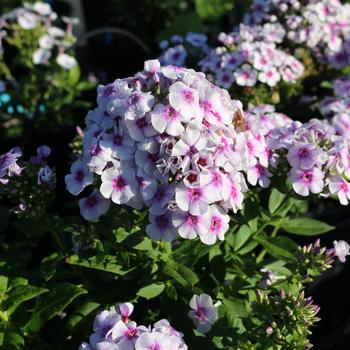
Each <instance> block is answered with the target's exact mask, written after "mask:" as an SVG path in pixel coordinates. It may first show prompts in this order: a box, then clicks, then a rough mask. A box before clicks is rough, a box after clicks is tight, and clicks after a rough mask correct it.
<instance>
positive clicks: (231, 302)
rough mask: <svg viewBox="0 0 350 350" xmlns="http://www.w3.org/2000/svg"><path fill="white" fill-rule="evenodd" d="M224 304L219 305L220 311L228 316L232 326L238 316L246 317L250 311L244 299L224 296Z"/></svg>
mask: <svg viewBox="0 0 350 350" xmlns="http://www.w3.org/2000/svg"><path fill="white" fill-rule="evenodd" d="M221 301H222V304H221V305H220V306H219V313H220V314H222V315H223V316H225V317H226V318H227V320H228V321H229V324H230V325H231V326H232V325H234V323H235V319H236V318H244V317H247V316H248V311H247V309H246V307H245V303H244V301H243V300H239V299H233V298H232V299H226V298H223V299H222V300H221Z"/></svg>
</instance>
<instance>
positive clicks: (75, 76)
mask: <svg viewBox="0 0 350 350" xmlns="http://www.w3.org/2000/svg"><path fill="white" fill-rule="evenodd" d="M79 79H80V68H79V65H75V67H74V68H72V69H71V70H70V71H69V73H68V80H69V83H70V85H72V86H74V85H76V84H77V83H78V82H79Z"/></svg>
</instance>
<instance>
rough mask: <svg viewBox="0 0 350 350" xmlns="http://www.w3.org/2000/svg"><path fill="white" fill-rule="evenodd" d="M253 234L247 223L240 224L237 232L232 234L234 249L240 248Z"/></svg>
mask: <svg viewBox="0 0 350 350" xmlns="http://www.w3.org/2000/svg"><path fill="white" fill-rule="evenodd" d="M252 234H253V231H252V229H251V228H250V227H249V226H248V225H242V226H241V227H240V228H239V230H238V231H237V233H235V234H234V235H233V237H234V238H233V247H234V249H235V251H237V250H238V249H239V248H241V247H242V246H243V245H244V243H245V242H247V240H248V239H249V238H250V237H251V235H252Z"/></svg>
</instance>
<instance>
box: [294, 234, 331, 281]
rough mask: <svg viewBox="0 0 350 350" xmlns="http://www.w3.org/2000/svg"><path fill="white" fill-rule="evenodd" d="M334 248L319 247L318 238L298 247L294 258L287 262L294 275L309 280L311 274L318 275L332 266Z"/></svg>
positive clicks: (311, 277) (311, 278)
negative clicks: (311, 242)
mask: <svg viewBox="0 0 350 350" xmlns="http://www.w3.org/2000/svg"><path fill="white" fill-rule="evenodd" d="M333 262H334V249H327V248H325V247H321V245H320V240H319V239H317V240H316V242H315V243H313V244H309V245H308V246H304V247H300V246H299V247H298V250H297V252H296V260H294V261H292V262H290V263H288V266H289V267H290V268H291V270H292V271H295V272H293V273H294V274H295V275H299V276H301V278H302V279H303V281H304V282H311V281H312V280H313V276H318V275H320V274H322V273H323V272H325V271H327V270H328V269H330V268H331V267H332V264H333Z"/></svg>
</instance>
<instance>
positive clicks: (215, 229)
mask: <svg viewBox="0 0 350 350" xmlns="http://www.w3.org/2000/svg"><path fill="white" fill-rule="evenodd" d="M229 222H230V217H229V215H227V214H226V213H225V212H224V210H223V209H222V208H220V207H219V206H217V205H211V206H210V208H209V212H208V213H207V215H205V216H204V226H205V227H206V228H207V231H206V232H205V233H203V232H202V233H201V234H200V235H199V238H200V240H201V241H202V242H203V243H204V244H208V245H211V244H214V243H215V242H216V241H217V240H220V241H223V240H224V239H225V232H226V231H227V230H228V228H229Z"/></svg>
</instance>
